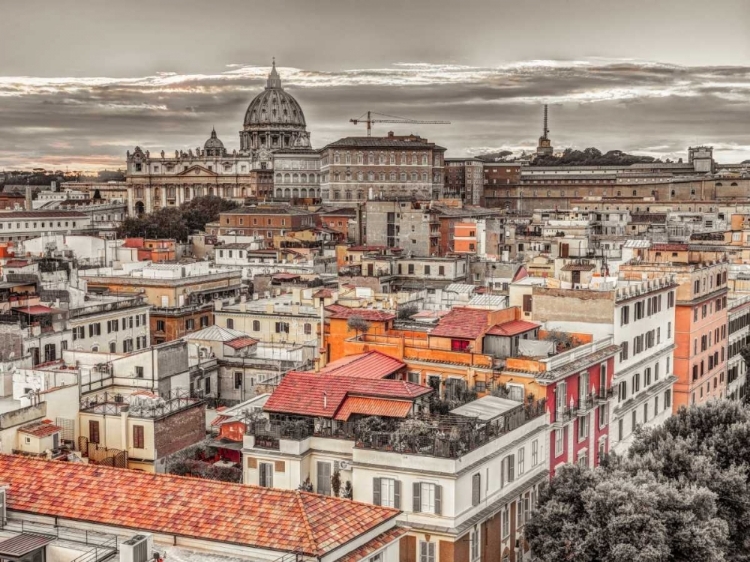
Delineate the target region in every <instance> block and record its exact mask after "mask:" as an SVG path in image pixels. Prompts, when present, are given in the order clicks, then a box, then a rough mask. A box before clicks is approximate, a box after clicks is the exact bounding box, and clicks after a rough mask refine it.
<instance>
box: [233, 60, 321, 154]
mask: <svg viewBox="0 0 750 562" xmlns="http://www.w3.org/2000/svg"><path fill="white" fill-rule="evenodd" d="M309 146H310V134H309V133H308V132H307V129H306V123H305V115H304V113H302V108H301V107H300V105H299V103H297V100H295V99H294V97H292V95H291V94H289V93H288V92H286V91H284V88H282V86H281V78H279V74H278V72H276V63H274V64H273V66H272V68H271V73H270V74H269V75H268V80H267V82H266V88H265V90H264V91H263V92H261V93H260V94H258V95H257V96H256V97H255V99H254V100H253V101H251V102H250V105H249V106H248V108H247V111H246V112H245V122H244V127H243V130H242V131H240V150H241V151H243V152H252V151H259V150H268V151H273V150H279V149H290V148H292V149H293V148H308V147H309Z"/></svg>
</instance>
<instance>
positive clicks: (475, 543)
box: [469, 527, 480, 562]
mask: <svg viewBox="0 0 750 562" xmlns="http://www.w3.org/2000/svg"><path fill="white" fill-rule="evenodd" d="M479 538H480V537H479V528H477V527H474V530H473V531H471V532H470V533H469V543H470V545H471V548H470V549H469V550H470V551H471V561H472V562H474V561H475V560H479Z"/></svg>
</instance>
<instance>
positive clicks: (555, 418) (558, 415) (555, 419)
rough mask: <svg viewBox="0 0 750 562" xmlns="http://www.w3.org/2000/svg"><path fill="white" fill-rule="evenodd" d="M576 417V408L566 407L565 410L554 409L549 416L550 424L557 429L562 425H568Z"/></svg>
mask: <svg viewBox="0 0 750 562" xmlns="http://www.w3.org/2000/svg"><path fill="white" fill-rule="evenodd" d="M577 415H578V408H576V407H575V406H568V407H565V408H555V410H554V411H553V412H552V413H551V414H550V422H551V423H552V425H553V427H556V428H559V427H562V426H563V425H564V424H566V423H568V422H569V421H571V420H572V419H574V418H575V417H576V416H577Z"/></svg>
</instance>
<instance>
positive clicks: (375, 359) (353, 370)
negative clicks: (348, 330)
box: [320, 351, 406, 379]
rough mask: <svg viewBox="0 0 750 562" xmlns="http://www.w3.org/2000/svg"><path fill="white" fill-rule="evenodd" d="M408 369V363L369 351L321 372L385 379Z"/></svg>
mask: <svg viewBox="0 0 750 562" xmlns="http://www.w3.org/2000/svg"><path fill="white" fill-rule="evenodd" d="M404 367H406V363H404V362H403V361H399V360H398V359H396V358H395V357H391V356H390V355H386V354H385V353H382V352H380V351H368V352H365V353H358V354H356V355H350V356H348V357H342V358H341V359H339V360H337V361H333V362H332V363H329V364H328V365H326V366H325V367H323V368H322V369H321V370H320V372H321V373H323V374H328V375H340V376H344V377H360V378H366V379H384V378H386V377H387V376H389V375H392V374H393V373H396V372H398V371H400V370H401V369H403V368H404Z"/></svg>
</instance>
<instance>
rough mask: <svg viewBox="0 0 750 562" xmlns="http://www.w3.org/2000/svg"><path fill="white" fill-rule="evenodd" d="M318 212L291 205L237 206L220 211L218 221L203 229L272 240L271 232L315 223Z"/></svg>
mask: <svg viewBox="0 0 750 562" xmlns="http://www.w3.org/2000/svg"><path fill="white" fill-rule="evenodd" d="M317 222H318V215H317V214H316V213H314V212H312V211H308V210H306V209H302V208H299V207H292V206H290V205H258V206H254V207H240V208H239V209H233V210H231V211H225V212H223V213H221V214H220V215H219V220H218V222H215V223H208V224H207V225H206V232H208V233H209V234H214V235H217V236H226V235H235V236H254V237H256V238H257V237H261V238H264V239H265V240H266V244H268V245H269V246H270V245H272V244H273V238H274V236H283V235H284V234H286V233H287V232H290V231H293V230H301V229H303V228H310V227H313V226H316V225H317Z"/></svg>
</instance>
